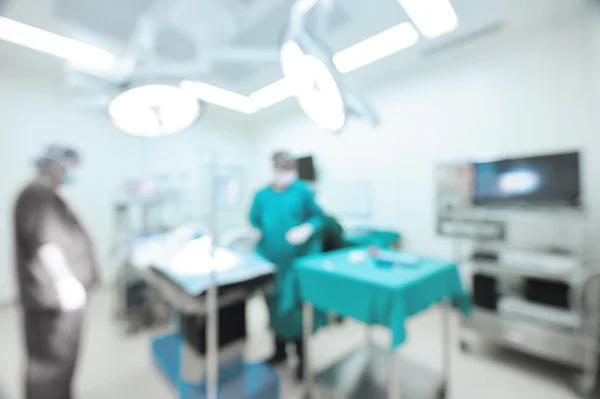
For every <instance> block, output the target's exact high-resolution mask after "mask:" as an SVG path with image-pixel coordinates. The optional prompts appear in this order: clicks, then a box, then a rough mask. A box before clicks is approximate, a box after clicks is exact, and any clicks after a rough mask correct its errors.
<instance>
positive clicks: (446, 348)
mask: <svg viewBox="0 0 600 399" xmlns="http://www.w3.org/2000/svg"><path fill="white" fill-rule="evenodd" d="M441 311H442V340H443V341H442V345H443V348H442V351H443V357H444V359H443V362H444V363H443V367H444V369H443V371H442V389H443V392H444V393H447V392H448V386H449V382H450V373H451V370H452V343H451V342H452V341H451V337H450V336H451V334H450V331H451V325H450V323H451V320H450V303H449V300H445V301H443V302H442V306H441Z"/></svg>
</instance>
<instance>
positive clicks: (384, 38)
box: [333, 22, 419, 73]
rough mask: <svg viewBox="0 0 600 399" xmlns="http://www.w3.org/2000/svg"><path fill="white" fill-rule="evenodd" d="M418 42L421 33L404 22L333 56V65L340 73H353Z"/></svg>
mask: <svg viewBox="0 0 600 399" xmlns="http://www.w3.org/2000/svg"><path fill="white" fill-rule="evenodd" d="M418 41H419V33H418V32H417V31H416V30H415V28H414V27H413V25H412V24H411V23H410V22H404V23H401V24H399V25H396V26H394V27H392V28H390V29H387V30H385V31H383V32H381V33H378V34H376V35H375V36H372V37H370V38H368V39H366V40H363V41H362V42H360V43H357V44H355V45H353V46H350V47H348V48H347V49H345V50H342V51H340V52H339V53H337V54H335V55H334V56H333V63H334V64H335V66H336V68H337V69H338V70H339V71H340V72H342V73H347V72H351V71H354V70H356V69H358V68H361V67H363V66H365V65H368V64H371V63H373V62H375V61H378V60H380V59H382V58H385V57H387V56H390V55H392V54H394V53H397V52H398V51H401V50H404V49H406V48H408V47H410V46H412V45H414V44H415V43H417V42H418Z"/></svg>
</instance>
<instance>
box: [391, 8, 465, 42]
mask: <svg viewBox="0 0 600 399" xmlns="http://www.w3.org/2000/svg"><path fill="white" fill-rule="evenodd" d="M398 2H399V3H400V5H401V6H402V7H403V8H404V11H406V13H407V14H408V16H409V17H410V19H411V20H412V21H413V23H414V24H415V26H416V27H417V29H418V30H419V31H420V32H421V33H422V34H423V36H425V37H426V38H428V39H433V38H436V37H439V36H442V35H445V34H446V33H450V32H452V31H453V30H455V29H456V28H457V27H458V16H457V15H456V11H455V10H454V7H452V4H451V3H450V0H398Z"/></svg>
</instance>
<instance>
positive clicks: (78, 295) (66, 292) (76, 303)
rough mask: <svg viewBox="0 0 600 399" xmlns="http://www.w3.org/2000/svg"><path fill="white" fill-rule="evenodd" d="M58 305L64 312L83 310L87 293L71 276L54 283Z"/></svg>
mask: <svg viewBox="0 0 600 399" xmlns="http://www.w3.org/2000/svg"><path fill="white" fill-rule="evenodd" d="M56 291H57V293H58V304H59V306H60V308H61V310H63V311H65V312H74V311H77V310H81V309H83V307H84V306H85V304H86V301H87V293H86V292H85V288H84V287H83V285H82V284H81V283H80V282H79V281H78V280H77V279H76V278H75V277H73V276H69V277H62V278H61V279H59V280H58V281H57V283H56Z"/></svg>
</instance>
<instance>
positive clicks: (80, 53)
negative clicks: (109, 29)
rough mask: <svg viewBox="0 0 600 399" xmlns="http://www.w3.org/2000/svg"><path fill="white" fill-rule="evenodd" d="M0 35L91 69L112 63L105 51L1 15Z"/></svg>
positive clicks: (2, 37) (102, 69)
mask: <svg viewBox="0 0 600 399" xmlns="http://www.w3.org/2000/svg"><path fill="white" fill-rule="evenodd" d="M0 39H2V40H6V41H8V42H11V43H14V44H18V45H21V46H25V47H28V48H30V49H33V50H37V51H41V52H43V53H46V54H50V55H53V56H56V57H59V58H63V59H65V60H67V61H70V62H72V63H74V64H76V65H79V66H83V67H85V68H86V69H89V70H90V71H95V72H96V71H97V72H107V71H109V70H110V69H111V68H112V67H113V66H114V65H115V57H114V56H113V55H112V54H111V53H110V52H108V51H106V50H104V49H101V48H98V47H95V46H92V45H89V44H85V43H82V42H79V41H77V40H73V39H70V38H68V37H64V36H60V35H57V34H55V33H51V32H47V31H45V30H42V29H38V28H35V27H33V26H29V25H26V24H23V23H21V22H17V21H14V20H12V19H9V18H5V17H0Z"/></svg>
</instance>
